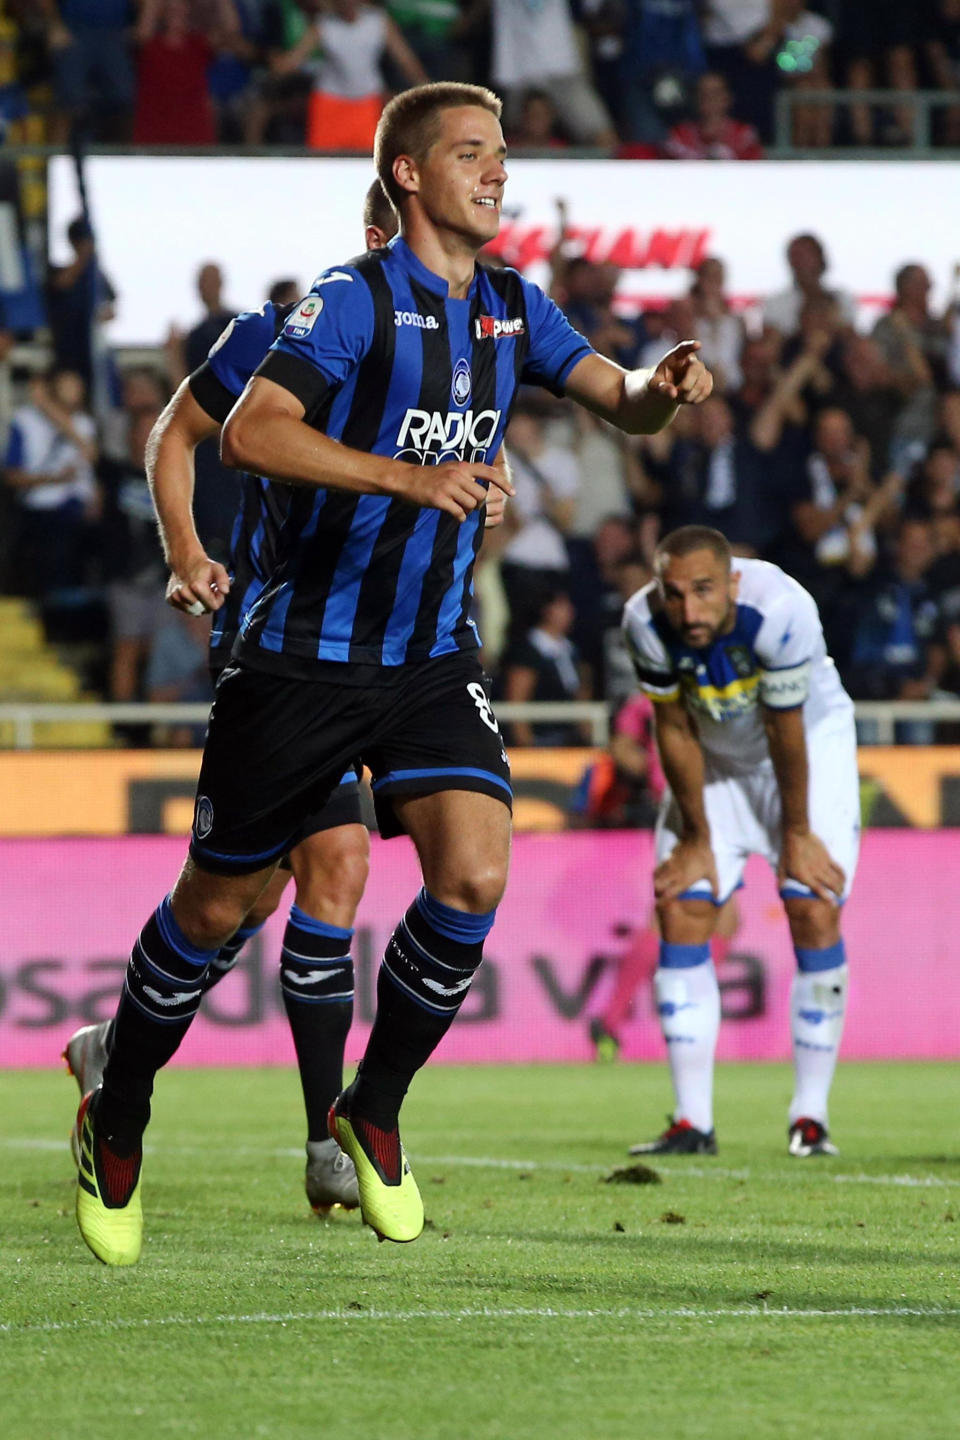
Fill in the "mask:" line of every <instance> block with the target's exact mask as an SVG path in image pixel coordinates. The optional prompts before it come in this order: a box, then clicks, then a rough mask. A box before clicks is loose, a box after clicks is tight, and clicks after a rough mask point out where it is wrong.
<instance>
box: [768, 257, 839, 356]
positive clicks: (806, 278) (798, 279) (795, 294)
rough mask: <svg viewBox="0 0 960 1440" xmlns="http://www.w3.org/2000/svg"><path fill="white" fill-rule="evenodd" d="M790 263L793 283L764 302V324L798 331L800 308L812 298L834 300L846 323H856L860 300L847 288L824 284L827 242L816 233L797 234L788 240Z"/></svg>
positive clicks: (785, 332) (786, 333) (783, 331)
mask: <svg viewBox="0 0 960 1440" xmlns="http://www.w3.org/2000/svg"><path fill="white" fill-rule="evenodd" d="M787 264H788V265H789V267H790V275H791V282H792V283H791V284H790V286H789V287H788V288H787V289H786V290H778V291H777V292H776V293H775V294H774V295H770V296H768V297H767V299H766V300H765V302H764V305H763V323H764V326H765V327H767V326H770V327H772V328H773V329H774V330H778V331H779V332H780V334H781V335H783V336H790V335H795V334H796V333H797V331H798V330H799V329H800V312H801V310H802V309H803V306H804V305H805V304H806V302H807V301H808V300H813V299H827V300H832V301H833V302H834V304H835V305H836V306H837V309H838V310H839V313H840V319H841V322H842V324H843V325H844V326H852V325H853V323H854V320H855V318H856V303H855V301H854V298H853V296H852V295H851V294H849V293H848V291H846V290H840V289H835V288H833V287H831V286H828V285H826V284H824V278H823V277H824V276H825V275H826V273H827V268H828V264H829V262H828V260H827V253H826V251H825V249H824V247H823V243H822V242H821V240H820V239H819V238H818V236H816V235H810V234H806V233H805V234H802V235H794V236H793V237H792V239H791V240H790V241H789V242H788V243H787Z"/></svg>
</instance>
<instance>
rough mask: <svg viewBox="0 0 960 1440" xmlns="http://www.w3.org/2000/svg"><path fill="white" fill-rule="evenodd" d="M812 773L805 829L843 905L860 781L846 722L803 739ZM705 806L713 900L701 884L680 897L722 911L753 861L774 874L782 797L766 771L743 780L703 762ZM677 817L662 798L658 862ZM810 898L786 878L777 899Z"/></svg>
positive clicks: (854, 851)
mask: <svg viewBox="0 0 960 1440" xmlns="http://www.w3.org/2000/svg"><path fill="white" fill-rule="evenodd" d="M807 757H808V765H809V772H810V779H809V793H808V809H809V812H810V828H811V830H812V831H813V833H814V834H815V835H816V836H817V837H818V838H819V839H820V840H822V841H823V843H824V845H825V846H826V847H827V850H828V851H829V852H830V858H831V859H832V860H835V861H836V863H837V864H838V865H839V866H840V867H841V868H842V870H843V872H844V874H845V875H846V877H847V879H846V885H845V886H844V891H843V895H842V896H841V897H840V899H841V901H843V900H845V899H846V898H847V896H848V895H849V893H850V887H851V885H852V884H853V876H854V872H855V871H856V868H857V857H858V854H859V851H860V778H859V775H858V772H857V742H856V732H855V730H854V726H853V721H852V719H851V720H850V721H848V722H843V723H841V724H839V725H838V724H837V722H836V721H834V722H833V723H832V725H830V727H829V728H827V727H826V726H823V727H819V728H818V729H817V730H814V731H811V732H809V733H808V735H807ZM704 758H705V761H706V780H705V784H704V803H705V807H706V812H707V823H708V824H709V826H710V844H711V848H712V849H713V854H714V859H715V860H716V862H717V879H718V881H719V884H720V894H719V895H718V896H714V894H713V891H712V890H711V889H710V884H709V882H708V881H707V880H699V881H697V883H696V884H695V885H692V886H691V887H690V889H689V890H685V891H684V892H683V896H682V897H681V898H682V899H688V900H700V899H702V900H713V901H714V903H715V904H717V905H722V904H723V903H724V902H725V901H726V900H728V899H729V898H730V896H731V895H732V894H733V892H734V890H737V889H739V887H740V886H741V885H742V884H743V870H744V866H745V865H746V863H747V860H748V859H749V857H750V856H751V855H763V856H764V857H765V859H766V860H768V861H769V863H770V865H771V866H772V867H773V870H774V872H776V869H777V866H778V864H779V861H780V843H781V824H780V791H779V789H778V787H777V778H776V776H775V774H774V772H773V766H772V765H771V764H769V763H767V764H764V765H761V766H758V767H757V769H756V770H754V771H752V772H750V773H749V774H744V775H731V774H730V773H729V772H726V771H719V770H714V769H713V768H712V767H711V764H710V759H709V757H708V756H705V757H704ZM680 830H681V823H680V813H679V811H678V809H677V807H676V805H675V804H674V803H673V799H672V796H671V795H670V792H669V791H667V793H666V794H665V795H664V797H663V801H662V802H661V806H660V813H659V815H658V816H657V826H656V834H655V848H656V861H657V864H658V865H659V864H660V862H661V860H665V859H666V858H667V856H668V855H669V854H670V852H671V851H672V850H673V848H674V846H675V845H676V844H677V843H678V841H679V839H680ZM812 893H813V892H812V891H811V890H810V889H809V888H808V887H807V886H806V885H801V884H800V883H799V881H796V880H791V879H789V877H788V878H787V880H786V881H785V883H784V884H783V886H782V887H781V890H780V894H781V895H782V896H783V898H784V899H789V898H790V897H791V896H794V895H800V896H803V895H811V894H812Z"/></svg>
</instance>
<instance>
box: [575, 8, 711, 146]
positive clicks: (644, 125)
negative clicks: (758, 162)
mask: <svg viewBox="0 0 960 1440" xmlns="http://www.w3.org/2000/svg"><path fill="white" fill-rule="evenodd" d="M699 10H700V5H699V3H698V0H671V3H670V4H666V5H665V4H664V3H663V0H626V3H625V4H624V6H623V13H624V19H623V30H622V34H623V53H622V58H621V61H620V73H619V77H618V79H619V85H618V91H619V98H618V103H617V105H616V112H617V120H618V124H619V128H620V135H621V138H622V139H623V140H625V141H626V142H627V143H628V144H629V143H631V142H640V143H641V144H644V145H653V146H656V145H659V144H661V143H662V142H663V141H664V140H665V139H666V138H667V133H668V131H669V129H670V127H671V126H672V125H673V123H674V122H675V120H676V119H678V118H679V112H680V111H681V110H683V109H686V108H688V106H689V103H690V100H691V98H692V95H693V91H694V86H695V85H696V82H697V79H698V77H699V76H700V75H702V74H703V72H704V71H705V70H706V68H707V62H706V59H705V57H704V53H703V44H702V42H701V38H700V25H699V15H698V12H699ZM588 13H589V12H588Z"/></svg>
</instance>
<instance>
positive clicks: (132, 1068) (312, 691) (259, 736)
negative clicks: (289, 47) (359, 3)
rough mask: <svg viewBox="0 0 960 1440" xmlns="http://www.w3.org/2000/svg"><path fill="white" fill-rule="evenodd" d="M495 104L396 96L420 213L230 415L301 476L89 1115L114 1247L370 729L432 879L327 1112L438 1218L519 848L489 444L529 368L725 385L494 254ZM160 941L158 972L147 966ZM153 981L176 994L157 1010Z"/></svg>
mask: <svg viewBox="0 0 960 1440" xmlns="http://www.w3.org/2000/svg"><path fill="white" fill-rule="evenodd" d="M499 115H500V102H499V100H498V99H497V97H496V96H494V95H493V94H492V93H491V92H490V91H488V90H485V89H483V88H482V87H478V86H466V85H459V84H436V85H426V86H420V87H415V88H414V89H411V90H407V91H404V92H403V93H402V94H400V95H398V96H396V97H394V99H393V100H392V101H391V102H390V103H389V104H388V105H387V107H386V108H385V110H384V113H383V116H382V119H381V121H380V125H379V127H378V131H377V146H376V160H377V172H378V174H379V176H380V179H381V182H382V183H383V185H384V187H385V189H386V190H387V193H388V195H389V197H390V199H391V201H392V202H393V204H394V205H395V207H396V208H397V209H398V212H399V215H400V225H401V235H400V236H398V237H397V239H396V240H394V241H393V242H392V243H391V244H390V245H389V246H388V247H386V248H385V249H383V250H378V251H375V252H372V253H371V254H369V255H367V256H363V257H361V258H360V259H358V260H354V261H348V262H346V263H345V264H344V265H342V266H338V267H335V268H334V269H332V270H330V271H327V272H326V273H325V274H324V275H322V276H320V278H319V279H318V280H317V281H316V282H315V284H314V287H313V291H312V292H311V294H310V295H309V296H307V297H305V298H304V300H303V301H302V302H301V303H300V305H299V306H297V307H296V309H295V310H294V311H293V312H292V314H291V316H290V317H289V319H288V321H287V323H286V325H285V326H284V331H283V335H282V336H281V338H280V340H279V341H278V342H277V344H276V345H275V346H274V348H273V350H272V351H271V352H270V354H269V355H268V357H267V358H266V360H265V361H264V362H263V364H262V365H261V366H260V369H259V370H258V372H257V374H256V375H255V376H254V378H253V380H252V381H251V382H250V383H249V384H248V386H247V388H246V390H245V391H244V394H243V395H242V396H241V398H240V401H239V402H238V404H237V405H236V406H235V407H234V409H233V410H232V411H231V414H230V416H229V418H228V420H227V423H226V425H225V426H224V429H223V436H222V449H223V453H224V456H225V458H226V459H227V460H228V462H229V463H231V464H233V465H235V466H237V467H238V468H242V469H246V470H251V471H253V472H255V473H266V474H270V475H272V476H273V477H275V478H276V479H279V480H281V481H284V482H286V483H288V484H291V485H293V486H294V487H295V490H294V495H293V497H292V499H291V502H290V508H289V511H288V513H287V519H286V521H285V523H284V527H283V531H282V533H281V537H280V542H279V545H278V556H277V564H276V566H275V568H274V570H273V573H272V574H271V577H270V579H269V581H268V582H267V584H266V586H265V587H264V588H263V589H262V590H261V591H260V593H259V595H258V597H257V599H256V601H255V602H254V604H253V606H252V608H251V610H250V612H249V613H248V615H247V616H246V618H245V620H244V622H243V627H242V631H241V635H240V638H239V639H238V641H237V644H236V646H235V649H234V656H233V662H232V663H231V665H230V666H229V667H228V668H227V670H226V671H225V672H224V674H223V676H222V678H221V681H220V684H219V686H218V689H217V697H216V701H215V703H214V707H213V710H212V712H211V717H210V728H209V730H208V734H207V741H206V745H205V747H204V757H203V764H202V766H201V773H200V779H199V783H198V793H197V802H196V808H195V819H194V829H193V837H192V841H191V847H190V856H189V858H188V860H187V862H186V864H185V865H184V868H183V870H182V872H181V875H180V877H179V879H178V880H177V883H176V885H175V887H174V890H173V892H172V894H171V895H170V896H168V897H167V898H166V899H164V900H163V901H162V902H161V904H160V906H159V907H158V909H157V910H156V911H155V913H154V915H153V916H152V917H151V918H150V919H149V920H148V921H147V924H146V926H145V928H144V931H143V936H142V939H141V941H140V942H138V944H137V946H136V947H135V949H134V952H133V955H132V956H131V961H130V965H129V967H128V970H127V978H126V984H125V988H124V994H123V997H122V998H121V1002H120V1008H119V1010H118V1012H117V1018H116V1023H115V1028H114V1032H113V1043H112V1048H111V1051H110V1055H109V1058H108V1061H107V1065H106V1068H105V1070H104V1075H103V1083H102V1086H101V1088H100V1089H99V1090H98V1091H97V1092H96V1094H95V1096H94V1097H93V1099H92V1100H91V1101H90V1103H89V1105H88V1106H87V1108H86V1110H85V1113H84V1115H83V1121H82V1127H83V1128H82V1136H81V1145H82V1151H81V1176H80V1179H81V1187H80V1192H79V1193H82V1194H83V1197H84V1198H83V1201H82V1203H81V1205H80V1207H79V1209H78V1223H79V1226H80V1230H81V1234H82V1235H83V1238H84V1240H85V1241H86V1243H87V1244H88V1245H89V1246H90V1248H91V1249H92V1250H93V1251H94V1253H95V1254H97V1255H98V1256H99V1257H100V1258H101V1259H104V1260H106V1261H107V1262H108V1263H111V1264H131V1263H133V1262H134V1261H135V1260H136V1258H137V1256H138V1255H139V1251H140V1244H141V1237H142V1224H143V1222H142V1211H141V1203H140V1171H141V1164H142V1137H143V1133H144V1130H145V1128H146V1125H147V1123H148V1121H149V1116H150V1096H151V1093H152V1089H153V1083H154V1078H155V1075H156V1073H157V1071H158V1070H159V1069H160V1067H161V1066H162V1065H164V1064H165V1063H166V1062H167V1061H168V1060H169V1059H170V1058H171V1057H172V1055H173V1054H174V1053H175V1051H176V1049H177V1047H178V1045H179V1043H180V1041H181V1039H182V1038H183V1036H184V1035H185V1034H186V1031H187V1029H188V1028H189V1025H190V1021H191V1019H192V1017H193V1015H194V1014H195V1013H196V1008H197V998H195V997H196V996H197V990H198V986H199V977H200V976H202V973H203V970H204V969H205V968H206V966H207V965H208V964H209V963H210V960H211V958H212V956H213V954H214V953H215V951H216V950H217V949H219V947H220V946H221V945H222V944H223V943H224V942H225V940H226V939H227V938H228V937H229V936H230V935H231V934H232V933H233V932H234V931H235V930H236V928H237V926H238V925H240V924H242V922H243V920H244V918H245V916H246V915H247V913H248V912H249V910H250V908H251V906H252V905H253V904H254V903H255V901H256V899H257V898H258V897H259V895H260V894H261V892H262V890H263V889H264V887H265V885H266V884H267V883H268V881H269V880H270V878H271V876H272V874H273V870H274V868H275V866H276V864H277V861H278V859H279V857H280V856H281V855H282V854H283V853H284V852H285V851H286V850H287V849H288V848H289V845H290V840H291V837H292V836H294V835H296V834H297V831H298V829H299V826H300V825H301V824H302V821H303V818H304V816H305V815H306V814H308V813H309V812H310V810H311V809H313V808H315V807H316V805H317V804H318V803H322V801H323V800H325V799H326V797H327V796H328V795H329V793H330V790H331V788H332V787H333V785H335V783H336V781H337V779H338V778H339V776H340V775H341V774H342V771H343V767H344V764H345V763H347V762H349V761H350V760H352V759H353V758H354V757H355V756H356V755H357V752H358V751H359V752H360V757H361V758H362V759H363V761H364V762H365V763H366V764H368V765H369V766H370V769H371V771H372V773H373V790H374V800H375V804H376V806H377V813H378V819H379V822H380V830H381V834H383V835H385V836H390V835H391V834H398V833H402V832H405V833H407V834H408V835H409V836H410V837H411V839H412V840H413V843H414V846H415V848H416V850H417V853H418V858H419V861H420V867H421V872H422V876H423V882H424V883H423V888H422V889H421V890H420V892H419V894H418V895H417V896H416V897H415V898H414V899H413V901H412V903H411V905H410V907H409V909H408V910H407V911H406V914H405V915H404V916H403V917H402V918H401V919H400V921H399V924H398V925H397V928H396V930H395V931H394V934H393V937H392V938H391V940H390V942H389V944H388V946H387V950H386V953H385V956H384V960H383V964H382V966H381V970H380V974H379V977H378V983H377V1014H376V1018H375V1021H374V1024H373V1028H372V1031H371V1035H370V1038H369V1041H368V1043H367V1047H366V1050H365V1052H364V1056H363V1060H362V1062H361V1065H360V1069H359V1071H358V1074H357V1077H356V1079H355V1080H354V1081H353V1083H352V1084H351V1085H350V1086H349V1087H348V1089H347V1090H346V1091H344V1092H343V1093H342V1094H341V1095H340V1097H339V1098H338V1100H337V1101H336V1102H335V1104H334V1106H333V1107H332V1108H331V1131H332V1133H333V1134H334V1135H335V1137H336V1138H338V1139H339V1140H340V1143H341V1145H342V1147H343V1149H344V1150H345V1151H346V1152H347V1153H348V1154H349V1155H350V1157H351V1159H353V1161H354V1163H355V1165H356V1168H357V1183H358V1188H359V1193H360V1208H361V1211H362V1214H363V1218H364V1220H365V1221H366V1223H367V1224H369V1225H371V1226H372V1228H374V1229H375V1230H376V1231H377V1233H378V1234H379V1235H380V1236H381V1237H382V1238H384V1239H390V1240H393V1241H400V1242H403V1241H410V1240H414V1239H416V1237H417V1236H418V1235H419V1234H420V1232H421V1230H422V1228H423V1223H424V1222H423V1202H422V1198H421V1196H420V1192H419V1189H418V1187H417V1184H416V1181H415V1180H414V1178H413V1175H412V1173H411V1172H410V1168H409V1165H408V1164H407V1163H406V1159H405V1157H404V1153H403V1147H402V1145H401V1142H400V1133H399V1112H400V1107H401V1105H402V1103H403V1099H404V1096H405V1094H406V1092H407V1089H408V1087H409V1085H410V1083H411V1081H412V1079H413V1077H414V1075H415V1074H416V1073H417V1071H418V1070H419V1069H420V1068H421V1067H422V1066H423V1065H424V1064H425V1063H426V1061H427V1060H428V1059H429V1057H430V1055H431V1054H432V1053H433V1051H434V1050H435V1048H436V1046H437V1045H438V1044H439V1042H440V1040H441V1039H442V1038H443V1036H444V1035H445V1034H446V1032H447V1030H448V1029H449V1027H450V1025H451V1024H452V1022H453V1020H454V1018H455V1017H456V1015H457V1012H458V1011H459V1009H460V1006H461V1004H462V1002H463V1000H464V998H465V997H466V994H467V992H468V990H469V988H470V985H471V982H472V979H473V975H474V973H475V971H476V969H477V967H478V966H479V964H480V963H481V960H482V956H483V944H484V941H485V939H486V936H487V935H488V934H489V932H490V930H491V928H492V926H493V923H494V919H495V916H496V908H497V905H498V903H499V900H500V897H501V895H502V893H503V888H504V885H505V883H506V875H507V865H508V858H509V844H510V804H511V798H512V792H511V788H510V781H509V763H508V760H507V756H506V752H505V750H504V749H503V743H502V739H501V736H500V733H499V726H498V724H497V721H496V718H495V716H494V714H493V711H492V708H491V705H490V701H489V698H488V696H487V693H486V690H485V688H484V681H483V671H482V667H481V665H480V661H479V659H478V656H477V649H478V646H479V639H478V636H477V634H476V629H475V626H474V625H473V623H472V621H471V617H470V605H471V597H472V589H473V583H472V572H473V563H474V559H475V555H476V551H477V549H478V547H479V544H480V540H481V520H482V516H483V506H484V504H485V502H486V499H487V488H488V486H490V485H495V486H497V487H498V488H500V489H503V490H504V491H506V492H507V493H509V492H510V490H511V486H510V482H509V480H508V478H507V477H506V476H505V474H504V472H503V470H502V469H499V470H498V469H497V467H496V466H495V464H494V463H493V462H494V461H495V460H496V459H497V457H498V454H499V451H500V446H501V443H502V438H503V431H504V428H505V425H506V422H507V419H508V417H509V414H510V410H511V408H512V405H513V401H514V398H515V395H516V391H517V388H518V386H519V385H520V383H521V381H523V382H525V383H532V384H539V385H543V386H545V387H547V388H551V389H553V390H554V391H556V392H558V393H566V394H568V395H570V396H571V397H572V398H574V399H576V400H578V401H579V402H580V403H581V404H584V405H586V406H589V407H590V408H591V409H592V410H594V411H595V412H596V413H598V414H600V415H601V416H603V417H604V418H606V419H607V420H609V421H611V422H612V423H614V424H616V425H618V426H619V427H620V428H621V429H625V430H629V431H632V432H635V433H643V432H650V431H653V430H659V429H661V428H662V427H663V426H664V425H666V424H668V423H669V421H670V420H671V419H672V418H673V416H674V414H675V413H676V410H677V407H678V405H680V404H695V403H698V402H699V401H700V400H703V399H705V398H706V396H707V395H709V393H710V390H711V388H712V379H711V377H710V375H709V373H708V372H707V371H706V370H705V369H704V367H703V365H702V364H701V362H700V361H699V360H698V359H697V358H696V350H697V349H698V348H699V347H698V346H697V343H696V342H695V341H689V342H684V343H683V344H681V345H678V346H676V347H675V348H674V349H673V350H672V351H671V352H670V353H669V354H668V355H666V356H665V357H664V359H663V360H662V361H661V362H660V364H659V365H657V366H656V367H654V368H653V369H652V370H638V371H631V372H627V371H624V370H622V369H621V368H620V367H619V366H617V365H615V364H614V363H613V362H611V361H608V360H605V359H603V358H602V357H601V356H599V355H597V354H596V353H595V352H593V351H592V350H591V348H590V346H589V344H588V343H587V341H586V340H584V338H583V337H582V336H581V335H579V334H578V333H577V332H576V331H574V330H573V329H572V328H571V326H570V325H569V323H568V322H567V320H566V319H565V317H564V316H563V315H562V313H561V312H560V311H559V310H558V309H557V307H556V306H555V305H554V304H553V303H552V302H551V301H550V300H548V298H547V297H546V296H545V295H544V293H543V291H542V290H540V289H539V288H538V287H537V286H535V285H533V284H531V283H530V282H528V281H526V280H524V279H523V278H522V277H521V276H520V275H519V274H517V272H516V271H512V270H499V269H495V268H493V267H487V266H484V265H482V264H481V265H478V264H477V255H478V253H479V251H480V250H481V249H482V248H483V246H484V245H486V244H487V243H488V242H489V241H490V240H492V239H493V238H494V237H495V235H496V234H497V231H498V229H499V224H500V211H501V204H502V198H503V187H504V184H505V182H506V178H507V176H506V169H505V166H504V156H505V147H504V144H503V134H502V131H501V128H500V123H499ZM144 950H146V951H147V952H148V953H150V954H151V957H152V958H153V957H156V962H155V968H156V971H160V972H161V974H160V976H158V975H157V974H156V973H155V971H154V972H151V975H150V980H151V982H152V983H151V984H150V986H149V987H145V986H144V973H143V969H142V953H143V951H144ZM147 988H149V989H150V990H151V991H154V992H155V993H157V994H160V996H161V1000H162V1001H164V1002H166V1003H165V1004H164V1007H163V1015H162V1020H161V1016H160V1013H159V1011H153V1012H151V1011H149V1010H148V1009H147V1007H146V1006H145V1005H144V1003H143V996H144V995H145V994H146V990H147ZM171 1022H172V1023H171ZM84 1182H86V1185H84Z"/></svg>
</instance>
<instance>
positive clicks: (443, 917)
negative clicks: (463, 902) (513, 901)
mask: <svg viewBox="0 0 960 1440" xmlns="http://www.w3.org/2000/svg"><path fill="white" fill-rule="evenodd" d="M416 906H417V909H418V910H419V911H420V914H421V915H422V916H423V918H424V920H426V922H427V924H428V925H430V926H431V927H432V928H433V929H434V930H436V932H437V934H438V935H443V936H444V938H445V939H447V940H458V941H459V942H460V944H461V945H476V944H478V943H479V942H480V941H481V940H485V939H486V937H487V936H488V935H489V934H490V931H491V930H492V929H493V922H494V920H495V919H496V916H497V911H496V906H494V908H493V909H492V910H488V911H487V912H486V914H484V915H472V914H471V913H470V912H469V911H467V910H454V908H453V906H452V905H444V903H443V901H442V900H436V899H434V897H433V896H432V895H431V894H430V893H429V891H428V890H427V888H426V886H424V888H423V889H422V890H421V891H420V894H419V895H418V896H417V899H416Z"/></svg>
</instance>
